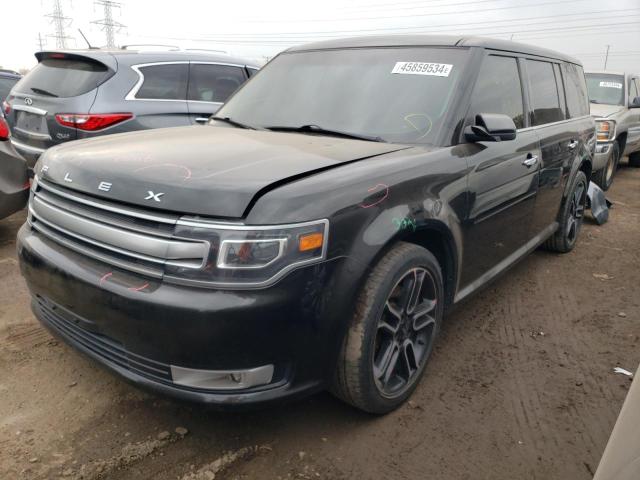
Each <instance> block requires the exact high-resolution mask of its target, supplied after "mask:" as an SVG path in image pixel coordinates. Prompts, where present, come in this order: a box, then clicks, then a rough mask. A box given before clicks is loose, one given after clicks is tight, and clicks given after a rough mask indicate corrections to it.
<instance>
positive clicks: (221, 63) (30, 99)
mask: <svg viewBox="0 0 640 480" xmlns="http://www.w3.org/2000/svg"><path fill="white" fill-rule="evenodd" d="M36 58H37V59H38V65H37V66H36V67H35V68H34V69H33V70H31V71H30V72H29V73H28V74H27V75H25V77H24V78H23V79H22V80H21V81H20V82H18V83H17V84H16V85H15V86H14V87H13V89H12V90H11V93H10V95H9V97H8V98H7V99H6V101H5V102H4V104H3V109H4V114H5V116H6V117H7V120H8V122H9V124H10V126H11V130H12V133H13V136H12V138H11V142H12V143H13V145H14V147H15V148H16V149H17V150H18V152H20V153H21V154H22V155H23V156H24V157H25V158H27V160H28V161H29V164H30V165H31V166H32V165H33V164H34V163H35V161H36V160H37V158H38V157H39V156H40V154H42V152H44V151H45V150H46V149H47V148H49V147H51V146H53V145H57V144H59V143H64V142H67V141H69V140H76V139H82V138H92V137H96V136H102V135H107V134H112V133H121V132H130V131H132V130H143V129H149V128H159V127H176V126H185V125H191V124H194V123H198V122H200V123H204V122H206V120H207V119H208V117H209V116H210V115H212V114H213V113H215V112H216V110H218V108H220V106H221V105H222V104H223V103H224V102H225V101H226V100H227V98H229V96H231V94H232V93H233V92H234V91H235V90H237V89H238V87H240V85H242V84H243V83H244V82H245V81H246V80H247V79H248V78H249V77H250V76H251V75H252V74H253V73H254V72H256V71H257V67H255V66H254V64H253V63H252V62H249V61H247V60H243V59H240V58H235V57H230V56H227V55H224V54H214V53H204V52H194V51H162V52H158V51H156V52H142V51H136V50H127V49H121V50H97V49H96V50H69V51H46V52H38V53H36Z"/></svg>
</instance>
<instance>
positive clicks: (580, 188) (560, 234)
mask: <svg viewBox="0 0 640 480" xmlns="http://www.w3.org/2000/svg"><path fill="white" fill-rule="evenodd" d="M586 203H587V176H586V175H585V174H584V172H582V171H578V173H576V175H575V177H574V178H573V183H572V184H571V188H570V189H569V194H568V195H567V199H566V200H565V202H564V205H563V206H562V210H561V212H560V217H559V218H558V222H559V223H560V226H559V228H558V230H557V231H556V232H555V233H554V234H553V235H552V236H551V237H550V238H549V239H548V240H547V242H546V243H545V246H546V247H547V248H548V249H549V250H553V251H554V252H560V253H567V252H570V251H571V250H573V247H575V245H576V241H577V240H578V234H579V233H580V228H581V227H582V221H583V219H584V211H585V207H586Z"/></svg>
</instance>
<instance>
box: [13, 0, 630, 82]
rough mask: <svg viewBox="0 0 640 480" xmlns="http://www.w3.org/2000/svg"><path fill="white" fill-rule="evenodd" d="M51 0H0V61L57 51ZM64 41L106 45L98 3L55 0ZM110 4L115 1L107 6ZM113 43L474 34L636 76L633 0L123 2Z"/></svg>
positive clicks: (265, 51)
mask: <svg viewBox="0 0 640 480" xmlns="http://www.w3.org/2000/svg"><path fill="white" fill-rule="evenodd" d="M55 1H56V0H4V1H3V6H2V18H4V19H5V20H7V19H8V21H5V22H3V25H2V28H1V29H0V40H2V42H1V43H0V44H1V45H3V48H2V50H1V51H0V65H1V66H2V67H4V68H12V69H14V70H18V69H22V68H31V67H33V66H34V65H35V63H36V60H35V57H34V56H33V54H34V53H35V52H36V51H38V50H39V49H40V48H39V35H40V38H41V39H42V42H43V44H44V48H45V49H55V48H56V40H55V38H54V37H53V36H51V35H52V34H53V33H54V31H55V28H54V25H53V23H52V22H51V18H50V17H47V16H46V15H47V14H50V13H52V12H53V10H54V3H55ZM57 1H59V2H60V4H61V7H62V12H63V14H64V16H65V17H68V20H66V21H65V22H64V27H65V34H66V35H67V36H68V37H70V38H68V39H67V40H66V43H67V47H71V48H84V47H85V46H86V44H85V42H84V41H83V40H82V38H81V37H80V35H79V33H78V29H81V30H82V31H83V32H84V34H85V35H86V36H87V37H88V39H89V41H90V42H91V43H92V44H93V45H94V46H101V45H104V44H105V42H106V40H105V38H106V37H105V32H104V31H103V30H102V26H101V25H99V24H96V23H92V22H93V21H96V20H98V21H99V20H101V19H103V18H104V7H103V6H101V5H99V4H97V2H94V0H57ZM114 3H115V2H114ZM118 5H119V7H117V8H114V9H113V18H114V20H115V21H117V22H119V23H120V24H122V25H123V27H121V28H119V29H118V30H117V31H116V33H115V38H116V44H117V45H119V46H121V45H131V44H155V45H158V44H162V45H172V46H177V47H180V48H185V49H186V48H196V49H215V50H223V51H226V52H227V53H229V54H232V55H238V56H242V57H246V58H249V59H254V60H258V61H264V60H265V59H267V58H269V57H272V56H274V55H275V54H277V53H278V52H279V51H281V50H283V49H285V48H287V47H289V46H292V45H298V44H303V43H308V42H311V41H316V40H322V39H331V38H340V37H350V36H358V35H379V34H394V35H395V34H407V33H445V34H454V35H458V34H474V35H483V36H490V37H495V38H505V39H510V38H513V40H515V41H519V42H523V43H529V44H534V45H538V46H541V47H547V48H551V49H553V50H557V51H560V52H563V53H567V54H571V55H573V56H574V57H577V58H578V59H580V60H581V61H582V63H583V64H584V66H585V69H587V70H594V69H597V70H602V69H603V68H604V63H605V52H606V51H607V47H608V48H609V57H608V59H607V70H612V71H616V70H619V71H634V72H640V0H615V1H602V0H555V1H553V0H430V1H424V0H423V1H410V0H396V1H392V0H370V1H365V0H353V1H349V0H322V1H321V2H307V1H300V0H270V1H265V0H257V1H254V0H232V1H220V0H217V1H216V0H182V1H176V0H171V1H165V0H120V1H119V3H118Z"/></svg>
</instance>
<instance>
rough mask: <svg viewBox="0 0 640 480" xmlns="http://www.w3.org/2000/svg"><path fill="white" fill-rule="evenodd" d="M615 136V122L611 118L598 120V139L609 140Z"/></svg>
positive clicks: (600, 140) (601, 140)
mask: <svg viewBox="0 0 640 480" xmlns="http://www.w3.org/2000/svg"><path fill="white" fill-rule="evenodd" d="M614 136H615V123H614V122H612V121H611V120H596V139H597V140H598V141H599V142H608V141H609V140H611V139H613V137H614Z"/></svg>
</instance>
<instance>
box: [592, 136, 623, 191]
mask: <svg viewBox="0 0 640 480" xmlns="http://www.w3.org/2000/svg"><path fill="white" fill-rule="evenodd" d="M619 162H620V145H618V142H614V144H613V145H612V146H611V154H610V155H609V160H607V164H606V165H605V166H604V168H603V169H602V170H600V171H599V172H597V173H595V174H594V175H593V179H592V180H593V182H595V183H597V184H598V186H599V187H600V188H601V189H602V190H605V191H606V190H609V187H611V184H612V183H613V177H614V176H615V174H616V172H617V171H618V163H619Z"/></svg>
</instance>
